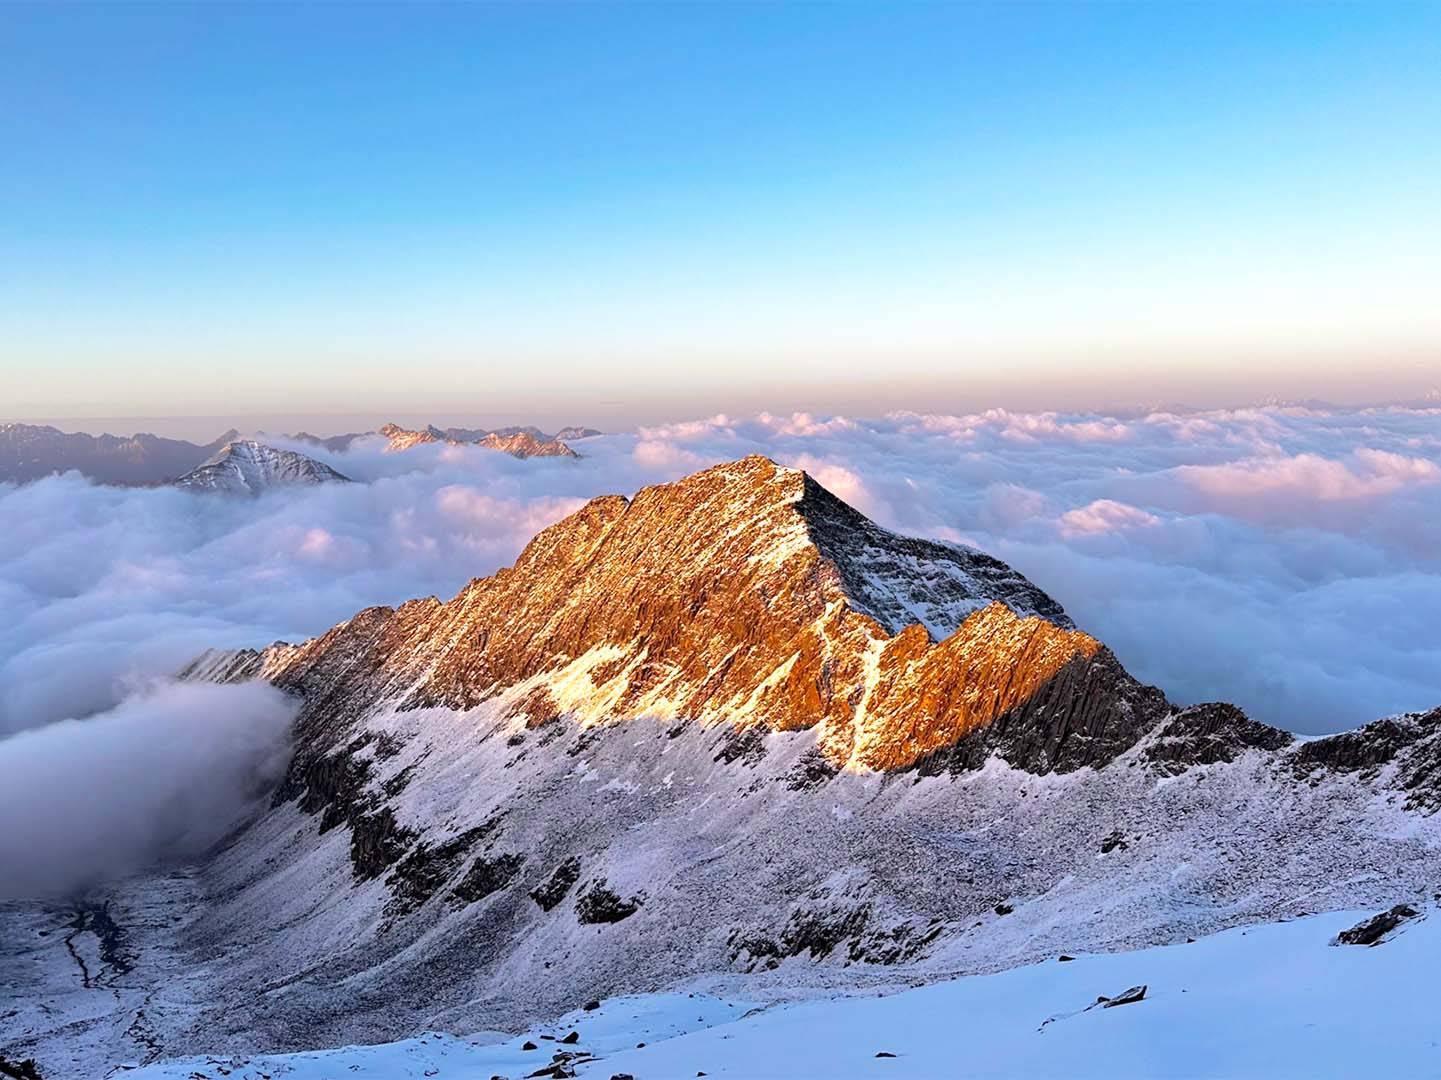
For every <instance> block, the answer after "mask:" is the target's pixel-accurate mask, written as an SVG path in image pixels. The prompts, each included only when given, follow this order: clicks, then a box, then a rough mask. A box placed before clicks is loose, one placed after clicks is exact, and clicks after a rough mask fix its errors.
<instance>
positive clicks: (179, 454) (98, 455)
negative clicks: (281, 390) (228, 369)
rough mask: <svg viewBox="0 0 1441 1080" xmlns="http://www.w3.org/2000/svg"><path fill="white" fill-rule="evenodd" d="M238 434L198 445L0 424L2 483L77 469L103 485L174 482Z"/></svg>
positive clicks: (223, 436) (180, 441)
mask: <svg viewBox="0 0 1441 1080" xmlns="http://www.w3.org/2000/svg"><path fill="white" fill-rule="evenodd" d="M238 435H239V432H236V431H228V432H226V433H225V434H224V435H222V436H220V438H218V439H216V440H215V441H214V442H213V443H209V444H206V445H204V446H198V445H196V444H195V443H191V442H185V441H184V440H182V439H164V438H161V437H160V436H158V435H143V434H142V435H131V436H129V437H122V436H119V435H86V434H83V433H80V432H63V431H60V430H58V429H56V428H53V427H43V426H40V425H37V424H0V483H4V482H6V481H11V482H16V483H22V484H23V483H26V482H27V481H30V480H38V479H40V478H41V477H44V476H49V475H50V474H51V473H57V472H66V471H68V470H70V469H74V470H76V471H77V472H80V473H83V474H84V475H85V476H88V477H90V479H92V480H96V481H99V482H100V483H102V484H126V485H148V484H160V483H164V482H165V481H167V480H173V479H174V478H175V477H177V476H180V475H181V474H182V473H185V472H188V471H189V470H191V469H193V468H195V467H196V466H197V465H199V464H201V463H202V462H204V461H205V460H207V459H208V458H210V457H211V456H213V455H214V454H215V453H216V452H217V451H219V450H221V449H223V448H224V446H225V445H226V444H227V443H229V442H230V441H231V440H233V439H235V438H236V437H237V436H238Z"/></svg>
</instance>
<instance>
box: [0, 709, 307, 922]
mask: <svg viewBox="0 0 1441 1080" xmlns="http://www.w3.org/2000/svg"><path fill="white" fill-rule="evenodd" d="M294 716H295V703H294V702H293V701H290V700H288V699H287V698H286V697H285V696H284V695H283V694H281V693H280V692H279V691H278V690H275V689H274V688H272V687H270V686H266V685H263V684H250V685H247V686H208V685H197V684H185V683H166V684H160V685H157V686H155V687H152V688H150V689H148V690H146V691H143V692H139V693H137V694H135V695H134V696H133V697H131V698H130V699H129V700H127V701H126V702H125V703H124V704H122V705H120V706H118V707H116V708H114V709H111V710H109V711H107V712H104V713H101V714H99V715H97V716H92V717H89V718H87V719H84V720H62V721H59V722H57V723H53V724H46V725H45V726H43V727H38V728H34V729H32V730H29V731H23V732H21V733H20V734H18V735H12V736H11V737H10V738H8V739H5V740H4V741H3V742H0V821H3V822H4V823H5V827H4V828H3V829H0V899H10V898H15V897H33V896H59V895H66V894H69V893H71V892H74V891H77V890H82V889H84V888H85V887H87V886H89V885H91V884H94V883H96V882H99V881H102V880H105V879H106V878H109V877H111V876H113V875H117V874H124V873H127V872H130V871H133V870H137V869H139V868H141V867H144V866H146V865H148V864H150V863H151V862H153V861H154V860H155V859H157V858H159V857H162V856H171V857H176V856H184V855H188V854H196V853H199V852H201V851H204V850H205V849H206V848H208V847H209V846H210V845H211V844H213V843H215V841H217V840H218V839H220V838H221V837H222V836H223V835H224V834H225V832H226V831H227V830H228V829H229V828H230V827H232V826H233V825H234V824H235V822H236V818H237V815H239V814H241V813H243V811H244V809H245V807H246V806H247V804H248V803H249V802H250V800H251V799H252V798H254V797H255V796H256V795H257V794H258V793H259V792H260V791H261V790H262V789H263V788H264V787H265V785H266V784H268V783H269V782H271V781H273V780H275V779H276V778H277V777H278V776H279V774H280V772H282V771H283V770H284V767H285V758H286V745H287V740H286V737H285V736H286V731H287V729H288V728H289V726H290V722H291V720H292V719H293V718H294Z"/></svg>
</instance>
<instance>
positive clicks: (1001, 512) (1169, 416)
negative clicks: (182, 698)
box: [0, 408, 1441, 747]
mask: <svg viewBox="0 0 1441 1080" xmlns="http://www.w3.org/2000/svg"><path fill="white" fill-rule="evenodd" d="M382 445H383V444H382V443H381V441H380V440H378V439H372V440H366V441H364V442H362V443H360V444H358V445H357V446H356V447H355V448H354V449H353V451H352V452H350V453H346V454H326V453H316V452H315V451H314V448H311V447H305V446H299V447H296V448H297V449H301V450H304V451H306V452H308V453H312V454H314V456H317V457H320V458H322V459H323V460H326V461H327V462H328V463H330V464H331V465H333V466H334V467H336V468H337V469H339V470H340V471H342V472H344V473H345V474H346V475H348V476H352V477H354V478H356V479H359V480H364V481H367V482H366V483H362V484H354V485H335V486H327V487H319V488H312V489H302V490H290V491H277V492H274V493H271V494H268V495H266V496H264V497H262V498H260V499H256V500H248V499H229V498H226V497H222V496H205V495H196V494H191V493H186V492H181V491H174V490H168V489H154V490H121V489H113V488H102V487H97V486H95V485H91V484H89V483H87V482H85V481H84V480H83V479H81V478H80V477H78V476H75V475H69V476H63V477H55V478H51V479H48V480H45V481H42V482H40V483H36V484H33V485H30V486H27V487H22V488H0V515H3V517H0V520H4V521H5V522H6V525H7V528H6V530H5V531H4V533H3V534H0V607H3V608H4V610H5V612H6V618H5V619H4V620H3V623H0V733H3V732H13V731H18V730H21V729H26V728H32V727H36V726H38V725H43V724H46V723H51V722H54V721H56V720H60V719H63V718H68V717H83V716H86V715H89V714H91V713H94V712H97V711H100V710H104V709H108V708H112V707H114V706H115V705H116V704H117V703H119V702H120V701H122V700H124V699H125V697H126V696H127V693H128V691H129V688H130V687H131V686H132V684H133V682H134V680H136V679H142V680H143V679H145V678H148V677H152V676H156V675H162V674H164V673H167V672H169V671H173V670H174V669H175V668H176V667H177V666H179V665H180V664H181V663H183V662H184V661H185V660H186V659H188V658H189V657H190V656H192V655H193V654H195V653H196V652H198V651H199V650H200V649H202V648H204V647H206V646H209V645H240V644H264V643H266V642H269V641H271V640H273V639H276V638H287V639H291V640H294V639H299V638H303V637H306V636H308V635H311V634H314V633H317V632H319V631H321V630H323V629H325V628H326V627H328V626H330V625H331V624H333V623H335V622H337V621H339V620H340V619H343V618H346V617H348V616H349V615H351V614H353V613H354V612H355V611H357V610H359V609H360V608H363V607H365V606H368V605H370V604H376V603H397V602H399V601H402V600H405V599H407V598H409V597H411V596H417V595H428V594H435V595H440V596H449V595H451V594H453V593H454V592H455V591H457V590H458V589H459V588H460V587H461V586H462V585H463V584H464V583H465V582H466V581H467V580H468V579H469V578H471V577H473V576H477V575H483V574H487V573H490V572H492V571H494V570H495V569H496V568H497V567H499V566H501V565H503V564H505V563H507V562H509V561H510V560H512V559H513V558H514V556H515V555H516V553H517V552H518V551H519V550H520V548H521V546H523V544H524V542H525V541H526V540H527V539H528V538H529V537H530V536H531V535H532V534H533V533H534V532H535V531H536V530H537V529H539V528H540V527H542V526H544V525H545V524H547V523H549V522H551V521H554V520H556V519H558V518H560V517H562V516H563V515H565V514H566V513H568V512H569V511H571V510H572V509H574V508H575V507H577V506H579V505H580V504H581V502H582V501H583V500H584V499H586V498H588V497H590V496H593V495H596V494H600V493H604V492H615V491H619V492H627V493H628V492H633V491H634V490H635V489H636V488H638V487H640V486H642V485H644V484H647V483H654V482H659V481H663V480H667V479H672V478H674V477H677V476H680V475H683V474H685V473H687V472H691V471H693V470H695V469H697V468H701V467H703V466H705V465H708V464H711V463H713V462H716V461H720V460H725V459H730V458H734V457H737V456H740V455H742V454H746V453H752V452H760V453H765V454H768V455H770V456H771V457H774V458H776V459H777V460H780V461H783V462H786V463H790V464H796V465H800V466H803V467H805V468H807V469H809V470H810V471H811V472H812V473H813V474H814V475H815V476H816V477H817V478H818V479H819V480H821V482H822V483H824V484H826V485H827V486H828V487H830V488H831V489H832V490H833V491H835V492H836V493H837V494H838V495H840V496H842V497H843V498H845V499H847V500H849V501H851V502H852V503H854V504H855V505H857V506H858V507H859V508H861V509H862V510H864V511H865V512H867V513H869V514H870V515H872V516H873V517H875V518H876V519H878V520H879V521H880V522H882V523H883V524H885V525H887V526H890V527H892V528H895V529H897V530H899V531H903V532H907V533H914V534H919V535H927V536H932V537H937V538H940V539H948V540H955V541H964V542H967V543H972V544H975V545H977V546H979V547H982V548H985V549H987V550H989V551H992V552H993V553H995V554H997V555H998V556H1000V557H1001V558H1004V559H1006V560H1007V561H1009V562H1011V563H1013V564H1014V565H1015V566H1017V567H1018V568H1019V569H1020V570H1021V571H1023V572H1024V573H1026V574H1027V575H1029V576H1030V577H1032V578H1033V579H1034V580H1035V581H1036V582H1037V583H1038V584H1039V585H1041V586H1042V587H1043V588H1045V589H1047V590H1048V591H1049V592H1051V593H1052V594H1053V595H1054V596H1055V597H1056V598H1057V599H1058V600H1060V601H1061V603H1062V604H1064V605H1065V606H1066V608H1067V609H1068V610H1069V611H1070V612H1071V613H1072V615H1073V616H1074V617H1075V618H1076V620H1077V621H1078V622H1079V623H1080V624H1081V625H1082V626H1084V627H1086V628H1087V629H1089V630H1091V631H1092V632H1093V633H1095V634H1097V636H1099V637H1101V638H1102V639H1104V640H1106V641H1107V642H1108V643H1109V644H1111V645H1112V646H1113V647H1114V648H1115V649H1116V651H1117V652H1118V654H1119V655H1120V656H1121V658H1122V660H1123V661H1124V662H1125V663H1126V664H1127V665H1128V666H1129V667H1130V668H1131V669H1132V670H1133V671H1135V672H1136V673H1137V674H1138V675H1139V676H1140V677H1142V678H1145V679H1148V680H1150V681H1154V682H1156V683H1158V684H1160V685H1161V686H1162V687H1164V689H1165V690H1166V691H1167V692H1168V693H1169V694H1170V695H1172V696H1173V697H1174V698H1175V699H1177V700H1179V701H1183V702H1187V701H1195V700H1208V699H1216V698H1221V699H1229V700H1234V701H1237V702H1238V703H1240V704H1242V705H1243V706H1244V707H1246V708H1247V709H1248V710H1250V711H1251V712H1252V713H1253V714H1255V715H1257V716H1258V717H1260V718H1262V719H1265V720H1267V721H1270V722H1272V723H1277V724H1281V725H1283V726H1286V727H1290V728H1293V729H1295V730H1299V731H1304V732H1317V731H1325V730H1335V729H1338V728H1342V727H1346V726H1350V725H1353V724H1356V723H1359V722H1362V721H1364V720H1367V719H1370V718H1372V717H1374V716H1377V715H1380V714H1383V713H1389V712H1394V711H1397V710H1402V709H1411V708H1420V707H1428V706H1431V705H1434V704H1437V703H1441V625H1438V624H1441V620H1437V619H1436V618H1435V615H1436V613H1437V612H1438V611H1441V513H1438V511H1441V410H1414V409H1413V410H1407V409H1392V410H1370V411H1323V410H1306V409H1283V408H1267V409H1249V410H1240V411H1231V412H1206V413H1187V414H1179V413H1152V414H1149V415H1135V416H1112V417H1098V416H1068V415H1063V414H1051V413H1044V414H1016V413H1009V412H1005V411H999V410H997V411H992V412H987V413H984V414H977V415H972V416H960V417H956V416H927V415H918V414H895V415H891V416H889V417H886V418H884V419H881V420H875V421H862V420H853V419H847V418H816V417H810V416H806V415H804V414H801V415H794V416H787V417H773V416H766V415H762V416H760V417H756V418H750V419H744V420H733V419H727V418H725V417H715V418H712V419H708V420H701V421H694V422H687V423H677V424H670V425H665V426H661V427H656V428H651V429H644V430H642V431H640V432H637V433H634V434H627V435H613V436H606V437H603V438H599V439H589V440H585V441H584V442H582V443H580V444H578V446H579V449H580V450H581V451H582V452H583V453H584V454H585V457H584V458H583V459H582V460H580V461H567V460H553V459H534V460H530V461H518V460H516V459H514V458H511V457H509V456H507V455H505V454H500V453H495V452H492V451H487V450H483V449H479V448H474V447H446V446H439V445H429V446H420V447H417V448H414V449H412V450H410V451H407V452H404V453H399V454H389V453H384V452H383V451H382ZM3 745H4V744H3V743H0V747H3Z"/></svg>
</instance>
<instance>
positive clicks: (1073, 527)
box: [1057, 499, 1161, 537]
mask: <svg viewBox="0 0 1441 1080" xmlns="http://www.w3.org/2000/svg"><path fill="white" fill-rule="evenodd" d="M1057 523H1058V525H1059V526H1060V530H1061V535H1062V536H1065V537H1077V536H1094V535H1097V534H1099V533H1114V532H1124V531H1125V530H1127V529H1141V528H1146V527H1148V526H1152V525H1159V524H1160V523H1161V519H1160V518H1158V517H1157V516H1156V515H1155V514H1152V513H1149V512H1148V511H1145V510H1142V509H1141V508H1140V507H1138V506H1128V505H1127V504H1126V503H1123V502H1117V501H1116V500H1115V499H1096V500H1094V501H1093V502H1089V503H1087V504H1086V505H1085V506H1079V507H1077V508H1076V509H1074V510H1067V511H1066V512H1065V513H1064V514H1062V515H1061V516H1060V518H1059V519H1058V520H1057Z"/></svg>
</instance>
